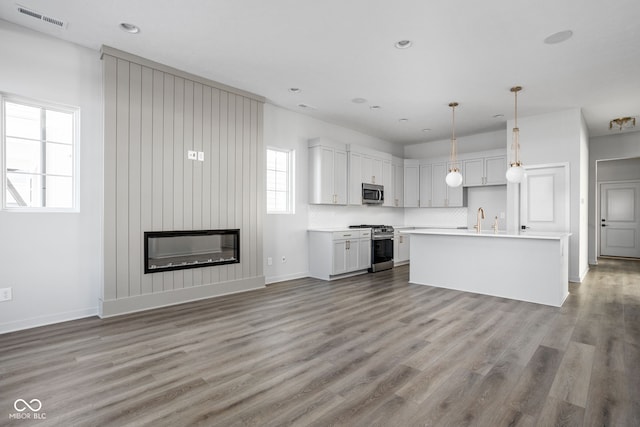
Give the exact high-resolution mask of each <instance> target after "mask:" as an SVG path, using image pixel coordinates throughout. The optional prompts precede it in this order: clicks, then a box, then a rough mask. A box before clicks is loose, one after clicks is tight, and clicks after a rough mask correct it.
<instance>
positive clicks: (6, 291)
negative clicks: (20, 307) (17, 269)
mask: <svg viewBox="0 0 640 427" xmlns="http://www.w3.org/2000/svg"><path fill="white" fill-rule="evenodd" d="M12 299H13V296H12V295H11V288H2V289H0V301H11V300H12Z"/></svg>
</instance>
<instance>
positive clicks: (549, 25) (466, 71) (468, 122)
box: [0, 0, 640, 144]
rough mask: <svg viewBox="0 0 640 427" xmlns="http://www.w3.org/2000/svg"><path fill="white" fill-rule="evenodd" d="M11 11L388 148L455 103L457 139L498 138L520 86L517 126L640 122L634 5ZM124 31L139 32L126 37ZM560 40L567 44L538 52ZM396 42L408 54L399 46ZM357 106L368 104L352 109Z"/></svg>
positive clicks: (440, 129)
mask: <svg viewBox="0 0 640 427" xmlns="http://www.w3.org/2000/svg"><path fill="white" fill-rule="evenodd" d="M19 3H20V4H21V5H22V6H25V7H28V8H30V9H33V10H36V11H38V12H41V13H44V14H47V15H50V16H52V17H54V18H57V19H60V20H63V21H65V22H66V23H67V26H66V28H65V29H59V28H57V27H56V26H54V25H51V24H48V23H45V22H42V21H38V20H36V19H33V18H30V17H27V16H25V15H22V14H19V13H18V12H17V9H16V3H14V2H13V1H10V0H4V1H2V2H0V18H2V19H4V20H7V21H10V22H14V23H16V24H19V25H23V26H25V27H28V28H31V29H34V30H37V31H40V32H43V33H46V34H49V35H51V36H54V37H59V38H61V39H64V40H68V41H71V42H74V43H78V44H80V45H83V46H87V47H89V48H92V49H96V50H97V49H99V48H100V46H101V45H103V44H104V45H108V46H112V47H115V48H118V49H121V50H124V51H127V52H130V53H134V54H137V55H140V56H143V57H145V58H148V59H151V60H153V61H156V62H160V63H164V64H166V65H169V66H172V67H175V68H179V69H182V70H185V71H188V72H191V73H193V74H197V75H200V76H203V77H207V78H209V79H212V80H215V81H218V82H220V83H224V84H226V85H230V86H234V87H237V88H239V89H243V90H246V91H249V92H253V93H255V94H258V95H262V96H264V97H266V98H267V100H268V101H269V102H272V103H274V104H276V105H279V106H282V107H284V108H288V109H291V110H296V111H300V112H302V113H303V114H308V115H310V116H312V117H315V118H318V119H321V120H324V121H327V122H331V123H335V124H339V125H342V126H346V127H349V128H352V129H356V130H359V131H361V132H364V133H366V134H369V135H373V136H377V137H379V138H382V139H385V140H387V141H390V142H396V143H402V144H408V143H418V142H424V141H434V140H440V139H446V138H448V137H449V136H450V133H451V110H450V108H449V107H448V104H449V102H451V101H457V102H459V103H460V107H459V108H458V109H457V110H456V133H457V134H458V135H460V136H463V135H469V134H473V133H479V132H485V131H492V130H498V129H505V127H506V120H507V119H511V118H513V94H512V93H510V92H509V88H510V87H511V86H513V85H516V84H518V85H521V86H523V87H524V90H523V91H522V92H521V93H520V95H519V97H518V104H519V105H518V107H519V116H520V117H525V116H529V115H536V114H541V113H548V112H554V111H560V110H565V109H571V108H582V111H583V114H584V117H585V120H586V122H587V125H588V127H589V132H590V136H592V137H593V136H600V135H605V134H608V133H612V131H609V121H610V120H611V119H613V118H615V117H620V116H640V1H638V0H608V1H604V0H538V1H524V0H486V1H471V0H467V1H462V0H428V1H427V0H395V1H391V0H323V1H318V0H181V1H178V0H174V1H171V0H102V1H97V0H96V1H87V0H56V1H50V0H20V1H19ZM121 22H129V23H133V24H135V25H137V26H139V27H140V28H141V31H140V33H139V34H137V35H131V34H127V33H125V32H124V31H122V30H120V29H119V28H118V24H119V23H121ZM563 30H572V31H573V37H572V38H571V39H569V40H568V41H566V42H564V43H561V44H556V45H547V44H545V43H543V40H544V39H545V37H547V36H549V35H551V34H553V33H556V32H558V31H563ZM402 39H409V40H411V41H413V46H412V47H411V48H409V49H404V50H399V49H396V48H395V47H394V43H395V42H396V41H398V40H402ZM0 43H2V41H0ZM5 66H6V65H5ZM291 87H298V88H300V89H301V92H300V93H297V94H294V93H291V92H289V91H288V88H291ZM357 97H360V98H365V99H366V100H367V102H365V103H363V104H355V103H353V102H351V100H352V99H353V98H357ZM301 103H303V104H307V105H310V106H313V107H314V108H315V109H313V110H311V109H306V110H305V109H301V108H300V107H298V104H301ZM370 105H380V106H381V107H382V108H381V109H380V110H377V111H374V110H371V109H370V108H369V106H370ZM496 114H504V117H502V118H498V119H496V118H494V117H493V116H494V115H496ZM400 118H407V119H409V120H408V122H405V123H401V122H399V119H400ZM424 128H430V129H432V130H431V131H430V132H423V131H422V129H424ZM639 128H640V126H638V127H637V128H636V130H638V129H639ZM523 131H524V130H523Z"/></svg>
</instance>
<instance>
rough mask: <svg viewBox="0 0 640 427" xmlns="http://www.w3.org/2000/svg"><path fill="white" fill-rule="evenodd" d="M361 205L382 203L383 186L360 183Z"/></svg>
mask: <svg viewBox="0 0 640 427" xmlns="http://www.w3.org/2000/svg"><path fill="white" fill-rule="evenodd" d="M362 203H363V204H372V205H381V204H382V203H384V186H382V185H375V184H365V183H362Z"/></svg>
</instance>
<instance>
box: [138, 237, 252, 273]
mask: <svg viewBox="0 0 640 427" xmlns="http://www.w3.org/2000/svg"><path fill="white" fill-rule="evenodd" d="M239 262H240V230H238V229H227V230H190V231H147V232H145V233H144V272H145V274H146V273H156V272H159V271H170V270H182V269H187V268H199V267H209V266H212V265H222V264H235V263H239Z"/></svg>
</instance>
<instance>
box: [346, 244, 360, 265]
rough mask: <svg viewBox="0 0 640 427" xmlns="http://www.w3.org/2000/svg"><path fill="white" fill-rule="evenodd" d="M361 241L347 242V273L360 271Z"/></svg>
mask: <svg viewBox="0 0 640 427" xmlns="http://www.w3.org/2000/svg"><path fill="white" fill-rule="evenodd" d="M359 242H360V240H359V239H358V240H347V251H346V255H347V262H346V268H347V271H356V270H358V262H359V261H360V246H359Z"/></svg>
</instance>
